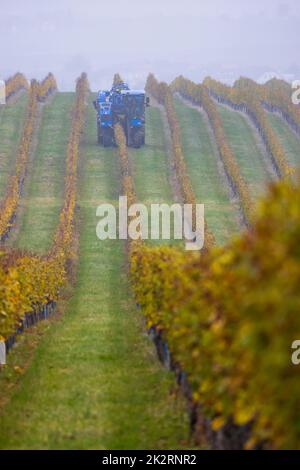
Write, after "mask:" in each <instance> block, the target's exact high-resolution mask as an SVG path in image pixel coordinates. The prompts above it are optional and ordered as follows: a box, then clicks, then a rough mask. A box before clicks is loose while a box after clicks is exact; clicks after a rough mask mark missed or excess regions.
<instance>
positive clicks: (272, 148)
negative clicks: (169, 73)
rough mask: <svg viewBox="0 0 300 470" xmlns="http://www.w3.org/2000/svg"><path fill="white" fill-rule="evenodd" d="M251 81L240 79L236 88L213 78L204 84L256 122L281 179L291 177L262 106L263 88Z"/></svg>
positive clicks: (284, 156)
mask: <svg viewBox="0 0 300 470" xmlns="http://www.w3.org/2000/svg"><path fill="white" fill-rule="evenodd" d="M254 83H255V82H253V81H252V80H250V79H243V78H242V79H240V80H238V81H236V82H235V84H234V87H229V86H227V85H224V84H222V83H220V82H217V81H216V80H213V79H211V78H206V79H205V80H204V84H205V85H206V86H207V88H208V89H209V91H210V93H212V95H213V96H214V97H215V98H216V99H217V100H218V101H221V102H223V103H226V104H229V105H231V106H233V107H234V108H235V109H240V110H242V111H244V112H246V113H247V114H248V115H249V117H250V118H251V119H252V121H253V122H254V124H255V126H256V127H257V129H258V131H259V133H260V134H261V136H262V138H263V141H264V143H265V145H266V148H267V151H268V152H269V154H270V156H271V158H272V161H273V164H274V166H275V168H276V170H277V173H278V175H279V176H281V177H286V176H289V175H290V174H291V173H292V170H291V168H290V166H289V164H288V162H287V157H286V154H285V151H284V149H283V147H282V145H281V143H280V141H279V139H278V137H277V135H276V134H275V132H274V130H273V129H272V127H271V126H270V124H269V123H268V119H267V116H266V111H265V110H264V108H263V107H262V105H261V100H260V98H261V92H260V90H261V88H260V87H259V86H254V85H253V84H254Z"/></svg>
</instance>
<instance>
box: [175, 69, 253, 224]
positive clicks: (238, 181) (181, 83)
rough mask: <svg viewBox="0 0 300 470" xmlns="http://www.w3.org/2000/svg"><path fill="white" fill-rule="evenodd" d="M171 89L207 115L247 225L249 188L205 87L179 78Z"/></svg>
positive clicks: (249, 204) (249, 218)
mask: <svg viewBox="0 0 300 470" xmlns="http://www.w3.org/2000/svg"><path fill="white" fill-rule="evenodd" d="M171 89H172V90H173V91H175V92H178V93H180V94H181V95H182V96H183V97H184V98H186V99H188V100H190V101H192V102H193V103H194V104H196V105H197V106H201V107H203V109H204V111H205V112H206V113H207V115H208V118H209V121H210V123H211V126H212V129H213V132H214V137H215V139H216V143H217V147H218V150H219V154H220V157H221V159H222V161H223V164H224V167H225V171H226V173H227V175H228V177H229V180H230V182H231V185H232V188H233V190H234V192H235V193H236V194H238V196H239V198H240V201H241V206H242V211H243V214H244V218H245V220H246V222H247V223H250V221H251V217H252V213H253V201H252V198H251V196H250V192H249V188H248V185H247V183H246V181H245V180H244V178H243V177H242V175H241V172H240V168H239V165H238V163H237V161H236V157H235V155H234V153H233V150H232V148H231V147H230V145H229V143H228V141H227V139H226V136H225V132H224V128H223V124H222V121H221V118H220V115H219V113H218V110H217V107H216V105H215V103H214V102H213V100H212V99H211V98H210V96H209V92H208V89H207V87H206V86H205V85H201V84H196V83H193V82H192V81H191V80H187V79H185V78H184V77H182V76H180V77H177V78H176V79H175V80H174V81H173V82H172V84H171Z"/></svg>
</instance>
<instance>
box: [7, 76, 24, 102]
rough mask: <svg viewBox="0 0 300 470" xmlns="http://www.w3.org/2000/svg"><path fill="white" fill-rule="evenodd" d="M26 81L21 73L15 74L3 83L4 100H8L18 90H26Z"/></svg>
mask: <svg viewBox="0 0 300 470" xmlns="http://www.w3.org/2000/svg"><path fill="white" fill-rule="evenodd" d="M28 89H29V85H28V81H27V80H26V78H25V77H24V75H23V74H21V73H16V74H15V75H13V76H12V77H10V78H8V79H7V80H6V81H5V94H6V100H9V98H11V97H12V96H13V95H15V94H16V93H18V91H20V90H28Z"/></svg>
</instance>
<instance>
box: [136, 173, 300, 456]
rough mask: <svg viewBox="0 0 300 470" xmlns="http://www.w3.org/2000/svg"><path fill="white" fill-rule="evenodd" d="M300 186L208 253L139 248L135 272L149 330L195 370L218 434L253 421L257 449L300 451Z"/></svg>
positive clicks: (276, 197) (275, 194) (196, 389)
mask: <svg viewBox="0 0 300 470" xmlns="http://www.w3.org/2000/svg"><path fill="white" fill-rule="evenodd" d="M299 198H300V184H299V182H298V183H297V185H296V184H294V183H290V182H287V181H283V182H280V183H277V184H276V185H273V186H271V187H270V189H269V192H268V196H267V198H266V199H265V200H263V201H262V202H261V203H260V206H259V211H258V215H257V216H256V218H255V221H254V224H253V228H252V229H251V230H249V231H247V232H245V233H244V234H242V235H241V236H240V237H239V238H237V239H235V240H234V241H233V242H231V243H230V244H228V245H227V246H225V247H213V248H211V249H210V250H208V251H207V252H202V253H201V255H191V254H189V255H186V254H185V253H183V252H182V251H179V250H176V249H175V248H166V247H159V248H153V247H147V246H144V247H143V249H142V250H141V249H137V250H135V251H134V253H133V254H132V257H131V275H132V281H133V286H134V291H135V294H136V298H137V302H138V303H139V304H140V305H141V307H142V310H143V312H144V314H145V315H146V317H147V324H148V326H149V327H151V326H154V327H155V328H156V329H158V330H160V331H161V332H162V334H163V337H164V338H165V340H166V341H167V342H168V345H169V348H170V351H171V354H172V356H173V359H174V361H175V362H176V363H177V364H179V365H180V367H181V368H182V370H184V371H185V372H186V373H187V374H188V380H189V382H190V384H191V385H192V390H193V400H194V401H195V403H198V404H199V406H200V407H201V413H204V414H205V416H206V417H208V418H209V419H210V421H211V426H212V429H214V430H217V429H219V428H221V427H222V426H224V425H225V424H226V423H227V422H228V421H233V422H234V423H235V424H237V425H244V424H245V423H252V422H253V425H252V426H253V430H252V437H251V438H250V439H249V440H248V442H247V443H246V444H245V447H247V448H251V447H255V446H256V445H258V444H261V443H265V445H266V446H267V447H275V448H295V447H296V448H299V441H300V431H299V426H298V423H299V419H300V415H299V410H300V406H299V405H300V402H299V400H300V399H299V394H298V389H299V385H300V377H299V371H298V369H297V368H296V367H295V366H293V365H292V364H291V344H292V342H293V340H294V339H296V338H298V337H299V333H300V320H299V309H300V298H299V285H300V251H299V245H300V206H299V203H298V202H297V201H299Z"/></svg>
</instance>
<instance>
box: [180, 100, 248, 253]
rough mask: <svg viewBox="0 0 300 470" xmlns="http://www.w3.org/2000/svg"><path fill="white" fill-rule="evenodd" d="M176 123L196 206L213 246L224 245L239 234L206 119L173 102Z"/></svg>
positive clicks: (234, 212)
mask: <svg viewBox="0 0 300 470" xmlns="http://www.w3.org/2000/svg"><path fill="white" fill-rule="evenodd" d="M174 103H175V110H176V113H177V116H178V119H179V123H180V128H181V136H182V146H183V153H184V156H185V160H186V166H187V171H188V174H189V177H190V179H191V183H192V186H193V190H194V193H195V195H196V198H197V201H198V203H204V210H205V217H206V221H207V224H208V228H209V230H211V232H212V233H213V234H214V236H215V239H216V243H218V244H223V243H224V242H225V241H226V240H228V238H229V237H230V236H231V235H232V234H233V233H235V232H237V231H238V228H239V222H238V204H237V203H236V202H232V201H231V200H230V193H229V188H228V186H227V183H226V182H225V178H224V177H222V176H221V173H220V169H219V168H218V165H220V163H219V162H218V158H217V155H216V151H215V149H214V147H213V144H212V141H211V137H210V134H209V130H208V125H207V122H206V120H205V118H204V117H203V116H202V114H201V113H200V112H199V111H198V110H197V109H193V108H191V107H190V106H188V105H187V104H185V103H184V102H183V101H182V100H181V99H179V98H174Z"/></svg>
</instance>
